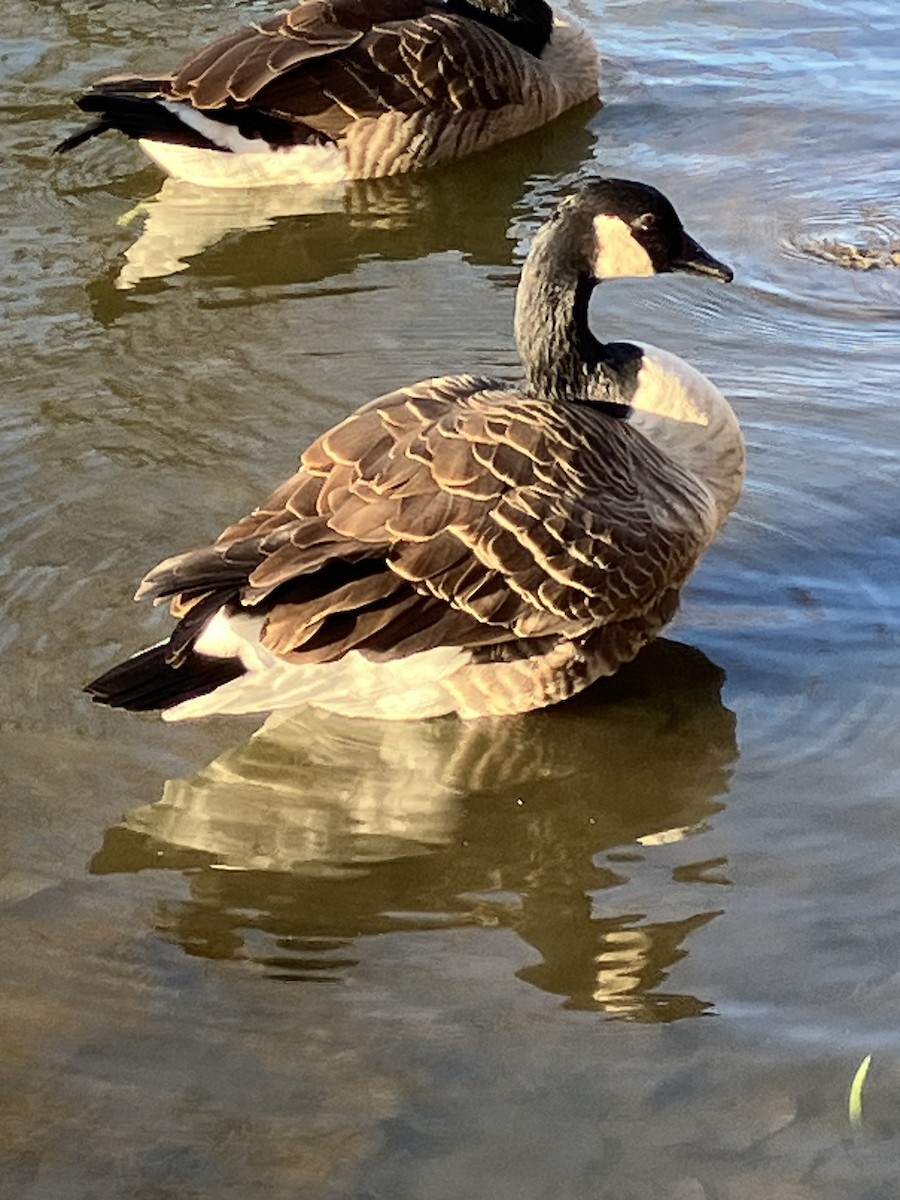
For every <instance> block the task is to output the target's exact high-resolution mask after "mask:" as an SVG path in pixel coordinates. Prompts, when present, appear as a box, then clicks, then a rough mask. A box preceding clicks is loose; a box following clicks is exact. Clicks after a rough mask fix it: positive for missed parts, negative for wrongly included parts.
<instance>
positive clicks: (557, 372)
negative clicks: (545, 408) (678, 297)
mask: <svg viewBox="0 0 900 1200" xmlns="http://www.w3.org/2000/svg"><path fill="white" fill-rule="evenodd" d="M595 286H596V280H595V279H593V278H592V277H591V275H590V274H589V273H588V271H587V270H586V269H585V268H584V267H582V266H580V265H579V264H578V263H576V262H572V261H571V260H570V261H567V260H566V259H565V258H564V257H562V256H561V255H559V254H558V253H556V252H554V248H553V247H552V246H546V245H544V244H543V243H541V244H538V243H536V244H535V246H534V248H533V249H532V252H531V254H530V255H529V256H528V259H527V261H526V263H525V266H524V268H523V270H522V277H521V280H520V282H519V288H518V291H517V293H516V321H515V332H516V344H517V346H518V349H519V355H520V357H521V360H522V365H523V367H524V369H525V379H526V384H527V387H528V391H529V393H530V394H532V395H537V396H545V397H547V398H549V399H555V400H573V399H580V398H583V397H586V396H587V395H588V393H589V392H594V391H596V382H597V376H598V371H602V366H603V362H604V346H603V344H602V343H601V342H599V341H598V340H597V339H596V338H595V337H594V335H593V334H592V333H591V330H590V326H589V324H588V306H589V303H590V298H591V294H592V293H593V290H594V287H595ZM610 398H614V397H610Z"/></svg>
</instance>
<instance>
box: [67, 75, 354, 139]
mask: <svg viewBox="0 0 900 1200" xmlns="http://www.w3.org/2000/svg"><path fill="white" fill-rule="evenodd" d="M163 86H164V81H159V80H140V79H138V80H132V79H127V80H118V81H116V80H113V81H110V82H108V83H99V84H96V85H95V86H94V87H93V88H92V89H91V90H90V91H89V92H85V94H84V95H83V96H81V97H80V99H79V100H78V101H77V102H76V103H77V104H78V107H79V108H80V109H81V110H82V112H86V113H96V114H97V119H96V120H95V121H92V122H91V124H90V125H87V126H85V128H83V129H80V130H78V131H77V132H76V133H73V134H71V135H70V136H69V137H67V138H64V139H63V141H61V142H60V143H59V145H58V146H57V147H56V149H55V152H56V153H57V154H64V153H65V152H66V151H67V150H72V149H74V148H75V147H76V146H80V145H81V144H82V142H86V141H88V139H89V138H92V137H96V136H97V135H98V134H100V133H105V132H106V130H107V129H117V130H118V131H119V132H120V133H124V134H125V135H126V137H130V138H135V139H139V138H147V139H149V140H150V141H157V142H169V143H170V144H172V145H178V146H193V147H194V148H195V149H198V150H222V149H224V146H222V145H219V144H217V143H216V142H215V141H213V140H212V139H211V138H208V137H204V135H203V134H202V133H198V132H197V130H196V129H192V128H191V127H190V126H189V125H186V124H185V123H184V121H182V120H181V119H180V118H179V117H178V115H177V114H176V113H174V112H171V111H170V110H169V109H168V108H166V107H164V105H163V104H161V103H160V101H161V100H162V99H164V98H165V97H164V95H160V88H162V87H163ZM186 107H188V108H189V107H190V105H186ZM197 111H199V112H202V113H203V115H204V116H207V117H209V118H210V119H211V120H213V121H216V122H218V123H219V124H220V125H222V126H224V127H226V128H227V127H232V128H236V129H237V130H238V132H239V133H240V134H241V135H242V136H243V137H245V138H262V139H263V140H264V141H266V142H267V143H268V144H269V145H270V146H272V147H273V148H274V147H288V146H296V145H316V146H318V145H327V144H329V143H330V142H331V138H329V137H327V136H326V135H325V134H323V133H320V132H319V131H318V130H315V129H312V128H310V127H309V126H308V125H304V124H303V123H302V122H301V121H296V120H288V119H287V118H285V117H280V116H276V115H275V114H273V113H269V112H265V111H264V110H262V109H258V108H253V107H252V106H247V107H245V108H244V107H241V108H216V109H208V110H205V109H198V110H197Z"/></svg>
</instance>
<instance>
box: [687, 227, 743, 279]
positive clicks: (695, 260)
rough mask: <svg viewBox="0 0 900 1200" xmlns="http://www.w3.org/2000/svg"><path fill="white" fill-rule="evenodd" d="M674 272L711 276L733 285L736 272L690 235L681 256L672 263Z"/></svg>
mask: <svg viewBox="0 0 900 1200" xmlns="http://www.w3.org/2000/svg"><path fill="white" fill-rule="evenodd" d="M672 270H673V271H687V272H688V274H690V275H711V276H712V277H713V279H721V280H722V281H723V282H725V283H731V281H732V279H734V271H732V269H731V267H727V266H726V265H725V263H723V262H719V260H718V259H717V258H713V256H712V255H711V254H710V253H709V252H708V251H706V250H704V249H703V247H702V246H701V245H700V243H699V242H695V241H694V239H693V238H692V237H691V236H690V235H689V234H687V233H686V234H685V235H684V245H683V246H682V248H681V254H679V256H678V257H677V258H676V259H675V260H674V261H673V262H672Z"/></svg>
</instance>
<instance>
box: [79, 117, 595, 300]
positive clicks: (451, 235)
mask: <svg viewBox="0 0 900 1200" xmlns="http://www.w3.org/2000/svg"><path fill="white" fill-rule="evenodd" d="M595 107H596V106H595V105H594V104H593V103H591V104H588V105H584V106H582V107H581V108H579V109H576V110H574V111H573V112H571V113H568V114H566V116H565V117H564V118H561V119H560V120H559V121H557V122H555V123H554V125H553V132H552V135H551V134H550V133H549V132H548V131H547V130H538V131H536V132H535V133H534V134H532V135H529V136H528V137H526V138H521V139H518V140H517V141H516V142H513V143H508V144H507V145H505V146H503V147H500V148H498V150H497V151H495V152H493V153H492V156H491V169H490V175H489V177H486V175H485V161H484V159H483V158H482V157H480V156H478V155H475V156H473V157H472V158H471V159H467V160H463V161H462V162H460V163H453V164H449V165H448V166H446V167H443V168H436V169H434V170H431V171H425V172H422V173H420V174H419V175H409V176H402V177H393V178H386V179H377V180H363V181H359V182H357V183H351V184H346V183H345V184H335V185H331V186H320V187H307V188H297V187H272V188H262V189H247V190H246V191H240V190H234V189H229V190H228V191H217V190H216V189H214V188H205V187H196V186H194V185H192V184H188V183H184V182H183V181H178V180H174V179H167V180H166V181H165V182H164V183H163V185H162V187H161V188H160V190H159V192H158V193H157V194H156V195H155V196H153V197H152V198H150V199H149V200H146V201H143V202H141V203H140V204H138V205H137V206H136V207H135V208H133V209H132V210H131V212H130V213H126V214H124V215H123V216H122V217H121V218H120V221H119V223H120V224H121V225H127V226H131V225H132V223H133V224H134V225H135V226H136V227H137V229H138V230H139V233H138V236H137V238H136V240H135V241H134V242H133V243H132V245H131V246H130V247H129V248H128V249H127V250H126V251H125V263H124V265H123V266H122V267H121V269H120V271H119V273H118V275H117V276H116V277H115V279H114V281H113V287H114V288H116V289H119V290H126V291H127V290H129V289H132V288H134V287H136V286H138V285H139V284H141V283H142V282H144V281H146V280H152V279H161V278H163V277H165V276H168V275H172V274H174V273H176V272H179V271H183V270H185V269H186V268H187V267H188V265H189V260H190V259H192V258H194V257H195V256H197V255H199V254H201V253H202V252H203V251H205V250H208V249H209V248H210V247H212V246H215V245H216V243H218V242H220V241H221V240H222V239H223V238H224V237H226V235H228V234H236V233H243V232H248V231H258V230H262V229H266V228H267V227H269V226H271V225H273V223H274V222H275V221H276V220H277V219H278V218H280V217H298V218H299V217H305V218H306V221H305V223H301V222H300V221H295V222H291V223H288V224H286V225H285V227H284V237H283V238H279V237H278V236H277V235H270V236H269V238H268V240H267V241H266V242H265V243H262V242H260V241H259V239H257V241H256V243H255V244H256V245H257V247H258V252H257V254H254V255H253V257H252V262H253V280H252V282H253V284H254V285H258V284H259V283H260V270H261V271H262V281H263V282H266V281H269V282H271V281H272V280H276V281H282V282H285V283H297V282H309V281H313V280H319V279H325V278H329V277H331V276H332V275H335V274H340V273H342V272H347V271H350V270H352V269H353V267H355V266H356V264H357V262H358V261H359V260H360V258H362V257H366V256H368V255H371V254H372V253H373V252H377V248H378V246H379V243H380V242H381V241H382V240H387V244H388V249H387V252H386V256H387V257H389V258H390V259H392V260H393V259H403V258H414V257H415V258H418V257H421V256H423V255H425V254H429V253H435V252H438V251H443V250H447V249H458V250H460V251H461V252H462V253H463V254H465V255H466V256H467V257H469V258H471V260H472V261H474V262H477V263H488V264H494V263H498V262H508V261H509V257H510V245H509V242H508V239H507V236H506V235H507V229H508V224H509V217H510V212H511V210H512V209H513V207H514V206H515V205H516V204H518V203H522V202H523V201H528V203H527V204H526V207H527V209H528V211H529V212H530V211H531V208H532V207H533V205H532V204H531V202H530V199H529V197H528V195H527V193H529V192H531V191H534V190H536V191H537V192H538V193H541V192H542V190H546V191H547V192H548V201H552V200H555V199H556V198H557V196H559V195H562V194H563V193H564V192H566V191H567V190H569V188H570V187H571V184H572V182H573V180H574V178H575V177H576V175H577V172H578V170H579V168H580V167H581V165H582V163H584V162H590V161H591V152H592V147H593V143H594V134H593V132H592V131H591V129H590V128H588V127H587V118H588V117H589V116H590V114H591V112H592V111H594V109H595ZM473 189H476V190H477V192H478V194H479V195H480V196H481V197H482V200H488V201H489V202H490V213H491V219H489V220H484V219H483V218H481V219H478V220H473V219H472V215H471V214H472V206H471V196H472V191H473ZM541 207H544V206H543V205H542V206H541ZM397 235H400V236H399V239H398V237H397ZM276 243H278V249H277V250H276ZM233 252H234V246H233V245H231V244H230V245H229V255H228V261H229V266H232V265H233V263H232V255H233ZM498 252H499V254H500V256H501V257H499V258H498ZM94 290H95V303H98V304H100V299H101V298H102V299H103V300H104V301H105V303H104V304H100V307H101V309H103V308H105V307H112V308H116V307H117V306H116V304H115V302H114V301H113V299H112V297H110V296H109V294H108V285H107V284H106V282H105V281H104V283H103V284H101V285H99V286H96V285H95V289H94ZM98 293H99V295H98ZM118 306H121V300H120V301H119V302H118Z"/></svg>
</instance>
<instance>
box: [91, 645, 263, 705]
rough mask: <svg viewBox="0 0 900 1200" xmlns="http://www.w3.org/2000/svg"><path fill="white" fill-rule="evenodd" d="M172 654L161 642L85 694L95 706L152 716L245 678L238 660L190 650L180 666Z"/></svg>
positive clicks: (93, 684) (97, 681)
mask: <svg viewBox="0 0 900 1200" xmlns="http://www.w3.org/2000/svg"><path fill="white" fill-rule="evenodd" d="M171 654H172V651H171V647H170V644H169V642H168V641H166V642H160V644H159V645H158V646H151V647H150V648H149V649H148V650H142V651H141V652H140V653H139V654H135V655H134V656H133V657H132V658H127V659H126V660H125V661H124V662H121V663H119V664H118V665H117V666H115V667H112V668H111V669H110V670H109V671H107V672H106V673H105V674H103V675H100V676H99V677H98V678H97V679H95V680H93V682H91V683H89V684H87V685H86V687H85V688H84V690H85V691H86V692H87V693H88V695H89V696H90V697H91V699H92V700H93V701H94V703H95V704H108V705H109V706H110V708H126V709H129V710H130V711H131V712H151V711H153V710H155V709H161V708H171V707H172V706H173V705H175V704H180V703H181V701H182V700H191V699H193V698H194V696H205V695H206V694H207V693H208V692H212V691H214V690H215V689H216V688H217V687H221V685H222V684H223V683H228V682H229V681H230V680H232V679H237V678H238V677H239V676H241V675H243V674H245V668H244V665H243V663H242V662H241V661H240V659H237V658H211V657H209V655H206V654H198V653H197V652H196V650H187V651H186V652H184V653H183V655H182V656H181V657H180V659H179V661H178V665H176V664H175V663H174V662H172V661H170V659H171Z"/></svg>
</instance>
